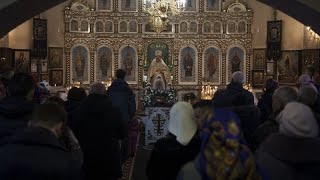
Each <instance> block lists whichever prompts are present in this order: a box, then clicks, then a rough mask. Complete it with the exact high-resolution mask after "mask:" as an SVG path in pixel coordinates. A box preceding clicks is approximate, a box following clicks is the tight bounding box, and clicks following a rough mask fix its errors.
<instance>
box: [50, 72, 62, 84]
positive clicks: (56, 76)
mask: <svg viewBox="0 0 320 180" xmlns="http://www.w3.org/2000/svg"><path fill="white" fill-rule="evenodd" d="M50 85H51V86H62V85H63V70H51V71H50Z"/></svg>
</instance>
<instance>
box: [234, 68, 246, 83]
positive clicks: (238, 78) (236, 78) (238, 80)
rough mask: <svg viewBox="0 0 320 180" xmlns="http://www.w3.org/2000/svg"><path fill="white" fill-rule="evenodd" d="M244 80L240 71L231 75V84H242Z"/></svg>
mask: <svg viewBox="0 0 320 180" xmlns="http://www.w3.org/2000/svg"><path fill="white" fill-rule="evenodd" d="M244 80H245V79H244V75H243V73H242V72H241V71H236V72H234V73H233V74H232V80H231V81H232V83H237V84H243V83H244Z"/></svg>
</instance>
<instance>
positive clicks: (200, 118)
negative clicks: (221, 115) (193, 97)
mask: <svg viewBox="0 0 320 180" xmlns="http://www.w3.org/2000/svg"><path fill="white" fill-rule="evenodd" d="M213 108H214V106H213V102H212V101H210V100H201V101H198V102H196V103H195V104H194V105H193V109H194V113H195V119H196V120H197V123H198V126H199V128H202V126H203V125H204V124H205V123H206V120H207V119H208V118H209V116H212V115H213V113H212V112H213Z"/></svg>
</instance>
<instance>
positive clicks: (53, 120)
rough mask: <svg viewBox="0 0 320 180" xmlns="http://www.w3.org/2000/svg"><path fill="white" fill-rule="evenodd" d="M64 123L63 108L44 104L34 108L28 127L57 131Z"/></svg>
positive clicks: (65, 118)
mask: <svg viewBox="0 0 320 180" xmlns="http://www.w3.org/2000/svg"><path fill="white" fill-rule="evenodd" d="M66 121H67V113H66V112H65V111H64V109H63V107H61V106H60V105H58V104H55V103H45V104H41V105H38V106H37V107H35V109H34V111H33V116H32V120H31V123H30V125H31V126H33V127H43V128H46V129H49V130H53V131H58V130H57V128H61V127H62V126H63V124H65V123H66ZM56 134H58V133H57V132H56Z"/></svg>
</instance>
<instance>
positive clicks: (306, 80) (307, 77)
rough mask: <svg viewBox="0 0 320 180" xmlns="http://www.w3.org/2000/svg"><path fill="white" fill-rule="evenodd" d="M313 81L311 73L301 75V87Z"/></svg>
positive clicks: (299, 81) (299, 82)
mask: <svg viewBox="0 0 320 180" xmlns="http://www.w3.org/2000/svg"><path fill="white" fill-rule="evenodd" d="M312 83H313V82H312V79H311V77H310V75H308V74H302V75H301V76H300V77H299V80H298V84H299V86H300V87H303V86H306V85H309V84H312Z"/></svg>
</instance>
